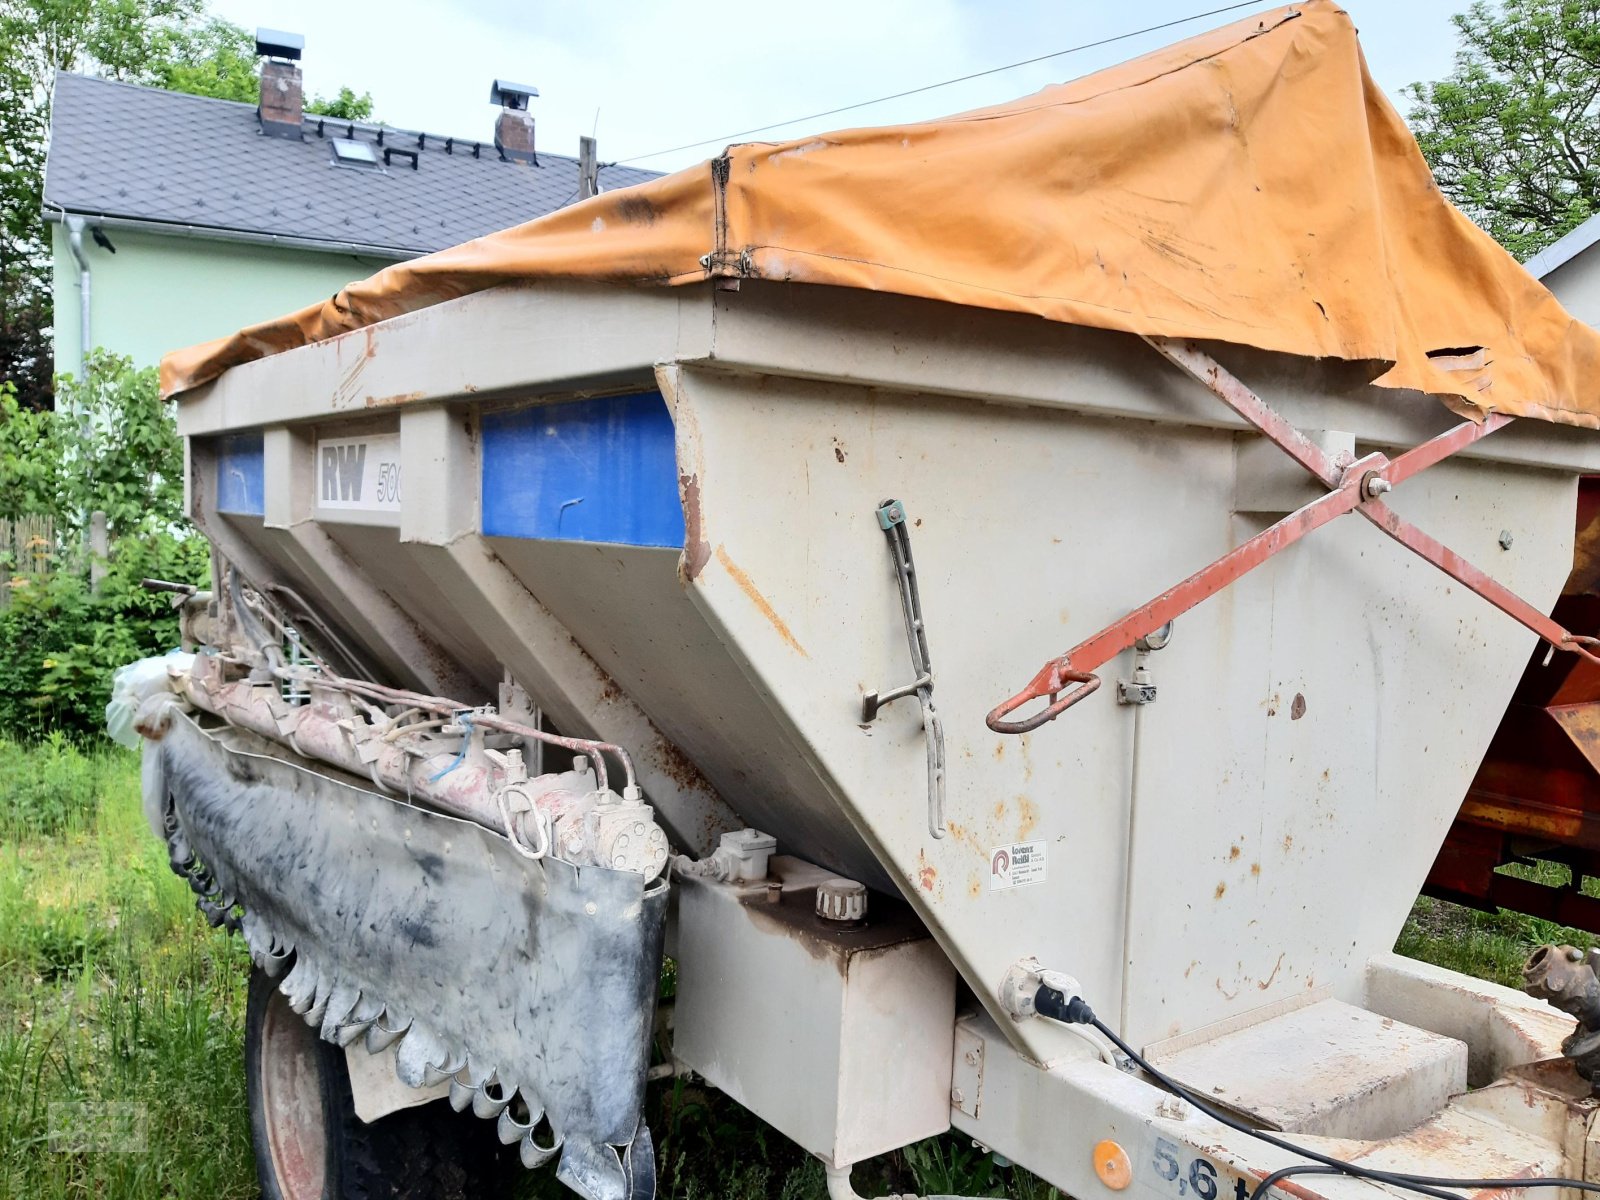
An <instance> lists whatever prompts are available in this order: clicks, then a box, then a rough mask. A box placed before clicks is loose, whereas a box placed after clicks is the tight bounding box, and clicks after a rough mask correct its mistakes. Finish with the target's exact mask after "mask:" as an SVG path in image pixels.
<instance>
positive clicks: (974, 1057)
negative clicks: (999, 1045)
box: [967, 1050, 978, 1067]
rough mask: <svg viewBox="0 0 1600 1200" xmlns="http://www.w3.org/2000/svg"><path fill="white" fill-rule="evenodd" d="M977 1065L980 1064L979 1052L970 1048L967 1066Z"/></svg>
mask: <svg viewBox="0 0 1600 1200" xmlns="http://www.w3.org/2000/svg"><path fill="white" fill-rule="evenodd" d="M977 1065H978V1052H977V1051H976V1050H968V1051H967V1066H969V1067H975V1066H977Z"/></svg>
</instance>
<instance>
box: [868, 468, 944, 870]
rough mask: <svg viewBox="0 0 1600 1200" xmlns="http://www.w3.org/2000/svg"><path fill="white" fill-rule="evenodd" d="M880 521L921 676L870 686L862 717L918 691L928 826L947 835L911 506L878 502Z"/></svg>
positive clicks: (940, 732) (940, 736)
mask: <svg viewBox="0 0 1600 1200" xmlns="http://www.w3.org/2000/svg"><path fill="white" fill-rule="evenodd" d="M876 515H877V518H878V525H879V526H880V527H881V528H882V529H883V533H884V536H885V537H886V538H887V539H888V542H889V555H890V557H892V558H893V559H894V573H895V580H896V582H898V583H899V585H900V609H901V612H902V613H903V614H904V616H905V620H906V642H907V644H908V645H909V647H910V649H911V669H912V670H913V671H915V672H916V673H917V677H916V678H915V679H913V680H912V681H911V682H910V683H908V684H905V685H904V686H902V687H897V688H891V689H890V690H889V691H887V692H881V693H880V692H876V691H871V692H868V693H867V694H866V695H865V696H863V697H862V698H861V719H862V720H863V721H864V722H866V723H868V724H870V723H871V722H872V721H873V720H874V719H875V718H876V717H877V715H878V710H879V709H880V708H882V707H883V706H884V705H885V704H893V703H894V702H895V701H896V700H901V699H904V698H905V697H907V696H916V698H917V700H918V701H919V702H920V703H921V705H922V732H923V737H924V738H925V739H926V741H927V743H928V832H929V833H930V834H932V835H933V836H934V837H936V838H942V837H943V836H944V834H945V828H944V725H943V724H942V723H941V722H940V720H939V714H938V713H937V712H936V711H934V707H933V662H932V660H931V659H930V657H929V655H928V631H927V629H926V627H925V626H924V625H923V622H922V596H921V594H920V593H919V592H918V591H917V570H916V567H915V566H913V565H912V562H911V531H910V529H909V528H907V526H906V508H905V505H903V504H901V503H900V501H898V500H885V501H884V502H883V503H882V504H881V505H879V506H878V510H877V514H876Z"/></svg>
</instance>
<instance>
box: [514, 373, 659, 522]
mask: <svg viewBox="0 0 1600 1200" xmlns="http://www.w3.org/2000/svg"><path fill="white" fill-rule="evenodd" d="M483 532H484V533H485V534H486V535H488V536H490V537H516V538H542V539H548V540H552V541H565V542H612V543H618V544H621V545H625V546H670V547H673V548H674V549H677V548H681V547H682V546H683V506H682V505H681V504H680V503H679V500H678V459H677V454H676V452H675V450H674V446H673V434H672V417H671V415H670V414H669V413H668V412H667V402H666V401H665V400H663V399H662V398H661V393H660V392H642V393H640V394H638V395H634V396H605V397H602V398H600V399H597V400H574V401H572V402H570V403H566V404H550V405H546V406H544V407H542V408H523V409H518V410H516V411H515V412H500V413H492V414H490V415H488V416H486V417H484V419H483Z"/></svg>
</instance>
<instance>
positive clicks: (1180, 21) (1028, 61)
mask: <svg viewBox="0 0 1600 1200" xmlns="http://www.w3.org/2000/svg"><path fill="white" fill-rule="evenodd" d="M1259 3H1261V0H1240V3H1238V4H1227V5H1224V6H1223V7H1221V8H1211V9H1207V10H1206V11H1205V12H1197V13H1191V14H1190V15H1189V16H1187V17H1179V18H1177V19H1176V20H1173V21H1163V22H1162V23H1161V24H1159V25H1147V26H1145V28H1143V29H1132V30H1129V31H1128V32H1127V33H1119V34H1116V35H1115V36H1113V37H1108V38H1101V39H1100V40H1099V41H1097V42H1084V43H1083V44H1082V45H1081V46H1068V47H1067V48H1066V49H1065V50H1056V51H1053V52H1051V53H1049V54H1041V55H1039V56H1038V57H1036V58H1025V59H1023V60H1022V61H1021V62H1014V63H1007V64H1006V65H1005V66H1003V67H990V68H989V69H988V70H986V71H974V72H973V73H972V74H970V75H958V76H956V77H955V78H954V79H941V80H940V81H939V82H938V83H927V84H923V85H922V86H921V87H914V88H910V89H908V90H907V91H904V92H895V93H894V94H893V95H891V96H879V97H878V98H877V99H875V100H862V101H860V102H859V103H857V104H845V105H842V106H841V107H839V108H830V109H827V110H826V111H824V112H816V113H811V114H810V115H809V116H804V117H790V118H789V119H788V120H787V121H775V122H773V123H772V124H771V125H758V126H757V127H756V128H754V129H741V130H739V132H737V133H728V134H724V135H722V136H721V137H711V138H702V139H701V140H700V141H698V142H686V143H684V144H683V145H681V146H671V147H668V148H667V149H665V150H652V151H650V153H648V154H635V155H632V156H630V157H628V158H619V159H617V160H616V162H615V164H614V165H621V164H624V163H633V162H643V161H644V160H645V159H647V158H660V157H661V156H662V155H663V154H676V153H677V152H678V151H680V150H693V149H695V148H696V147H697V146H712V145H718V144H720V145H727V144H728V143H730V142H733V141H736V140H738V139H739V138H742V137H749V136H750V135H751V134H755V133H766V132H768V131H769V130H773V129H782V128H783V127H784V126H785V125H798V124H800V123H801V122H802V121H818V120H821V119H822V118H823V117H833V116H838V115H839V114H840V113H847V112H854V111H855V110H856V109H858V108H870V107H871V106H872V105H874V104H885V103H887V102H888V101H890V100H901V99H904V98H905V97H906V96H916V95H920V94H921V93H923V92H931V91H933V90H935V89H936V88H942V87H950V86H951V85H952V84H957V83H966V82H967V81H968V80H971V79H982V78H983V77H984V76H986V75H998V74H1000V73H1001V72H1002V71H1015V70H1016V69H1017V68H1018V67H1031V66H1032V65H1033V64H1034V63H1042V62H1048V61H1049V60H1050V59H1052V58H1061V57H1062V56H1063V55H1067V54H1077V53H1080V52H1081V51H1084V50H1094V49H1097V48H1099V47H1101V46H1109V45H1111V44H1112V43H1113V42H1125V41H1127V40H1128V39H1129V38H1136V37H1142V36H1143V35H1144V34H1147V33H1157V32H1159V31H1161V30H1163V29H1171V28H1173V27H1174V26H1176V25H1187V24H1188V23H1189V22H1191V21H1200V20H1203V19H1204V18H1206V17H1215V16H1217V15H1218V14H1220V13H1228V12H1233V11H1235V10H1236V9H1241V8H1253V7H1255V6H1256V5H1257V4H1259Z"/></svg>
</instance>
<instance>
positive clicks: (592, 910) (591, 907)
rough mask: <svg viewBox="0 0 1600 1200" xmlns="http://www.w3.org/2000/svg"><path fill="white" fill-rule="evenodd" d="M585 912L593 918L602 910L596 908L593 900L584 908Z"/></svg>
mask: <svg viewBox="0 0 1600 1200" xmlns="http://www.w3.org/2000/svg"><path fill="white" fill-rule="evenodd" d="M583 911H584V912H586V913H588V914H589V915H590V916H591V917H592V916H594V915H595V913H597V912H599V911H600V909H599V907H598V906H596V904H595V902H594V901H593V900H591V901H589V903H587V904H585V905H584V906H583Z"/></svg>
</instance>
